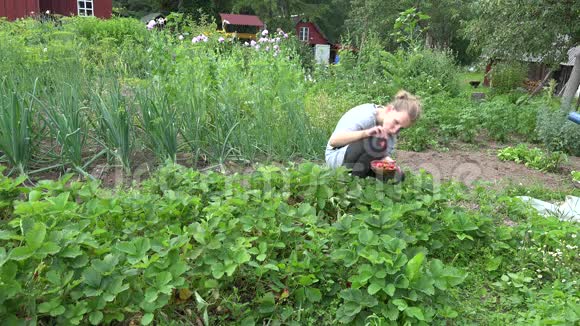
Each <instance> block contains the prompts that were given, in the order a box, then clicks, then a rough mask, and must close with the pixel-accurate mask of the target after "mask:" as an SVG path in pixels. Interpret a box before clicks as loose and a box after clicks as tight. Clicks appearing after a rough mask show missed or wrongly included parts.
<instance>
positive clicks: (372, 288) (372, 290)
mask: <svg viewBox="0 0 580 326" xmlns="http://www.w3.org/2000/svg"><path fill="white" fill-rule="evenodd" d="M381 289H382V287H381V286H380V285H378V284H377V283H371V285H369V288H368V293H369V294H370V295H375V294H376V293H377V292H379V291H380V290H381Z"/></svg>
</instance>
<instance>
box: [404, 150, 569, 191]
mask: <svg viewBox="0 0 580 326" xmlns="http://www.w3.org/2000/svg"><path fill="white" fill-rule="evenodd" d="M397 163H398V164H400V165H401V166H402V167H403V168H404V169H409V170H411V171H419V169H425V170H426V171H427V172H429V173H431V174H432V175H433V178H434V180H439V181H445V180H449V179H454V180H456V181H461V182H463V183H465V184H466V185H472V184H473V183H474V182H476V181H482V180H484V181H489V182H492V183H493V184H495V185H497V186H500V185H501V184H506V183H510V182H513V183H522V184H523V185H543V186H545V187H547V188H550V189H554V190H555V189H561V190H563V189H566V188H570V187H574V185H573V183H572V179H571V177H570V171H572V170H576V171H579V170H580V157H569V161H568V162H567V163H566V164H564V165H563V166H562V168H561V171H559V173H547V172H541V171H538V170H534V169H531V168H528V167H526V166H525V165H523V164H517V163H515V162H504V161H501V160H499V159H498V158H497V151H496V150H495V149H494V148H488V149H482V150H480V151H476V150H463V149H461V150H459V149H452V150H449V151H447V152H437V151H425V152H407V151H401V150H399V151H397Z"/></svg>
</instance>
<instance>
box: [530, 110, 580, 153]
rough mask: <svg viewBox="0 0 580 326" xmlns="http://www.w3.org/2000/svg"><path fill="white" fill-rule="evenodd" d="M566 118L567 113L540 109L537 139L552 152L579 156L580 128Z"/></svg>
mask: <svg viewBox="0 0 580 326" xmlns="http://www.w3.org/2000/svg"><path fill="white" fill-rule="evenodd" d="M567 116H568V114H567V112H562V111H561V110H560V109H558V108H550V107H543V108H541V109H540V110H539V111H538V117H537V119H538V122H537V128H536V130H537V133H538V138H539V139H540V141H542V142H543V143H544V145H545V146H546V147H548V148H549V149H550V150H552V151H564V152H567V153H569V154H572V155H575V156H580V128H579V127H578V125H577V124H575V123H573V122H571V121H569V120H568V119H567Z"/></svg>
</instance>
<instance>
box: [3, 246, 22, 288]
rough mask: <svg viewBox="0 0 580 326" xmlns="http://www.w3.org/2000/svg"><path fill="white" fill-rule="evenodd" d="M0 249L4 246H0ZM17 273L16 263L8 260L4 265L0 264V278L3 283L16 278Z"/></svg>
mask: <svg viewBox="0 0 580 326" xmlns="http://www.w3.org/2000/svg"><path fill="white" fill-rule="evenodd" d="M0 249H4V248H0ZM0 251H1V250H0ZM17 273H18V265H17V264H16V263H15V262H13V261H9V262H7V263H6V264H5V265H4V266H1V268H0V279H1V280H2V281H3V282H5V283H7V282H9V281H13V280H15V279H16V274H17Z"/></svg>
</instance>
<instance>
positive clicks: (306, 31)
mask: <svg viewBox="0 0 580 326" xmlns="http://www.w3.org/2000/svg"><path fill="white" fill-rule="evenodd" d="M298 38H299V39H300V41H303V42H308V41H309V40H310V28H309V27H308V26H302V27H300V32H299V34H298Z"/></svg>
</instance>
